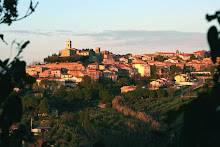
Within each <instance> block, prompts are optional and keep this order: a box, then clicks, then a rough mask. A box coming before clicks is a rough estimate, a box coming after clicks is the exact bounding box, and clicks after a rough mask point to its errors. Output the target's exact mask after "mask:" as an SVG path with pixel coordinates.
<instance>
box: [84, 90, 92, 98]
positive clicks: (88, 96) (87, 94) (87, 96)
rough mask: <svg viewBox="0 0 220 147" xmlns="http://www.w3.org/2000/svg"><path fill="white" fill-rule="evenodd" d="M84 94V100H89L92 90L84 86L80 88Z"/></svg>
mask: <svg viewBox="0 0 220 147" xmlns="http://www.w3.org/2000/svg"><path fill="white" fill-rule="evenodd" d="M82 91H83V93H84V96H85V100H89V99H91V98H92V92H91V91H90V90H88V89H86V88H83V89H82Z"/></svg>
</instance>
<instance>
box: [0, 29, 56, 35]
mask: <svg viewBox="0 0 220 147" xmlns="http://www.w3.org/2000/svg"><path fill="white" fill-rule="evenodd" d="M1 33H3V34H5V33H12V34H17V35H23V34H25V35H43V36H52V34H51V32H47V31H41V30H34V31H30V30H4V31H1Z"/></svg>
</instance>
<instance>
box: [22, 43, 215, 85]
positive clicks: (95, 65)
mask: <svg viewBox="0 0 220 147" xmlns="http://www.w3.org/2000/svg"><path fill="white" fill-rule="evenodd" d="M74 54H76V55H80V56H92V58H93V60H92V63H90V64H88V65H86V66H85V65H83V63H81V62H66V63H46V64H42V65H30V66H28V67H27V69H26V72H27V73H28V74H29V75H31V76H34V77H36V78H37V82H40V81H41V80H44V79H48V80H55V81H57V82H58V84H60V85H61V84H64V85H66V86H74V85H76V84H77V83H79V82H81V81H82V78H83V77H84V76H86V75H88V76H90V77H91V79H92V80H93V81H97V80H98V79H99V78H100V77H103V78H109V79H112V80H113V81H117V79H118V77H128V76H130V77H131V76H135V75H139V76H141V77H150V76H151V70H152V69H151V67H152V66H151V65H155V66H156V70H157V71H156V74H158V75H160V77H161V79H157V80H155V81H152V82H153V83H152V84H151V85H164V84H165V83H167V82H168V80H167V78H168V77H169V72H170V66H172V65H176V66H178V67H180V68H181V69H183V68H184V66H186V67H188V68H189V69H190V70H191V71H201V70H203V69H205V68H208V67H210V65H212V64H213V63H212V61H211V58H210V52H208V51H205V50H202V51H197V52H194V53H193V55H194V56H195V57H196V59H194V60H190V57H191V55H192V54H185V53H180V52H179V51H178V50H177V51H176V53H164V52H156V53H154V54H142V55H135V56H132V55H131V54H126V55H115V54H113V53H110V52H109V51H100V48H99V47H97V48H96V49H95V51H91V50H79V49H75V48H72V47H71V41H67V43H66V48H65V49H63V50H62V51H61V55H60V57H61V58H62V57H68V56H71V55H74ZM159 55H160V56H162V57H164V58H165V59H166V60H164V61H156V58H157V57H158V56H159ZM96 57H99V59H98V58H96ZM100 57H102V59H101V61H100Z"/></svg>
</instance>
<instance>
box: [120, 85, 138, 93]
mask: <svg viewBox="0 0 220 147" xmlns="http://www.w3.org/2000/svg"><path fill="white" fill-rule="evenodd" d="M136 88H137V86H123V87H121V93H125V92H128V91H134V90H136Z"/></svg>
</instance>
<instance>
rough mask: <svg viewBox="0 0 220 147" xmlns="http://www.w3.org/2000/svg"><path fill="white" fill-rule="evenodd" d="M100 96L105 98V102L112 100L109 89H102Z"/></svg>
mask: <svg viewBox="0 0 220 147" xmlns="http://www.w3.org/2000/svg"><path fill="white" fill-rule="evenodd" d="M99 97H100V98H102V99H103V101H104V102H107V103H108V102H111V101H112V97H111V96H110V94H109V92H108V91H107V90H102V91H100V92H99Z"/></svg>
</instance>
